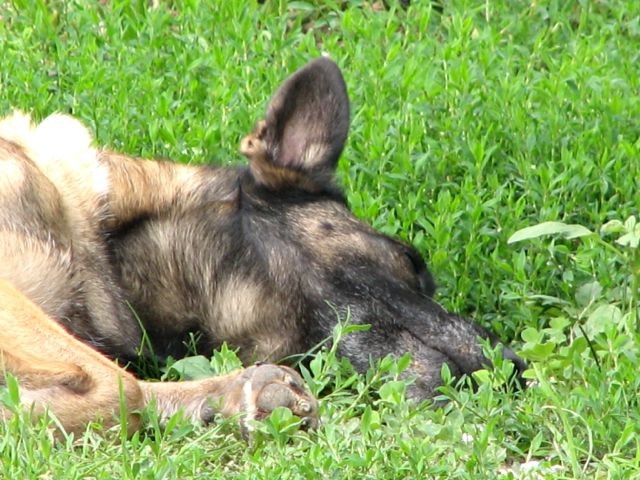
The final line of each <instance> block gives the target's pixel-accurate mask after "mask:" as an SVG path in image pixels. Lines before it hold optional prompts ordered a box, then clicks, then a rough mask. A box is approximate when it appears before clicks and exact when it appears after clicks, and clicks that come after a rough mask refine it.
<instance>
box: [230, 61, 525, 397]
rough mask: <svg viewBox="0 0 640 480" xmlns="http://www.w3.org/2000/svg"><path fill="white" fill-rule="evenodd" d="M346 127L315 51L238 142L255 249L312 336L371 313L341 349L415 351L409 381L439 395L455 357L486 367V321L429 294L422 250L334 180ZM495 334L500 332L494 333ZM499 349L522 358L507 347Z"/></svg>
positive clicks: (365, 355) (329, 72) (333, 70)
mask: <svg viewBox="0 0 640 480" xmlns="http://www.w3.org/2000/svg"><path fill="white" fill-rule="evenodd" d="M348 129H349V100H348V97H347V92H346V87H345V82H344V80H343V77H342V74H341V72H340V70H339V68H338V67H337V65H336V64H335V63H334V62H332V61H331V60H329V59H328V58H319V59H317V60H314V61H312V62H311V63H309V64H308V65H306V66H305V67H303V68H302V69H301V70H299V71H297V72H296V73H294V74H293V75H292V76H291V77H290V78H289V79H287V80H286V81H285V82H284V84H283V85H282V86H281V87H280V89H279V90H278V91H277V92H276V94H275V96H274V97H273V99H272V100H271V102H270V104H269V106H268V108H267V113H266V116H265V119H264V120H263V121H260V122H259V123H258V124H257V127H256V128H255V130H254V131H253V132H252V133H251V134H250V135H248V136H247V137H245V139H244V140H243V141H242V143H241V151H242V152H243V153H244V154H245V155H246V156H247V157H248V158H249V162H250V167H249V175H248V177H247V179H246V180H245V182H244V183H243V186H242V189H243V203H242V204H243V208H245V210H246V211H247V212H248V213H247V218H250V219H251V221H250V224H251V225H253V228H254V229H253V231H252V232H251V235H252V236H253V237H254V245H253V251H254V252H260V255H261V256H262V258H266V259H267V263H266V264H267V265H268V267H267V269H268V274H267V276H266V277H265V278H269V279H270V280H271V281H274V282H276V283H277V282H280V285H277V286H276V289H275V290H276V291H277V290H278V289H279V288H281V289H286V290H287V291H288V292H289V293H290V294H291V295H292V297H294V298H296V302H299V303H300V305H299V306H298V307H297V310H298V312H299V313H298V315H300V316H301V317H304V318H302V320H301V321H303V323H304V325H305V327H304V328H305V329H306V332H307V333H306V334H307V338H308V343H309V344H311V343H313V342H316V341H318V340H321V337H324V336H326V335H328V334H329V332H330V331H331V326H332V325H334V324H335V321H336V317H337V316H344V317H346V316H349V317H350V320H351V321H352V322H354V323H358V324H370V325H371V328H370V330H369V331H367V332H359V333H356V334H353V335H351V336H349V337H347V338H346V339H345V340H344V341H343V345H342V346H341V347H340V351H341V353H342V354H343V355H345V356H347V357H349V358H350V360H351V361H352V362H353V363H354V364H355V365H356V366H357V367H360V368H365V367H366V366H367V365H368V364H369V358H370V357H380V356H383V355H385V354H388V353H391V354H402V353H404V352H411V353H412V355H413V363H412V365H411V367H410V368H409V373H410V374H414V375H415V376H416V377H417V379H416V384H415V388H414V391H413V393H414V394H415V395H416V396H419V397H425V396H431V395H433V393H434V389H435V387H436V386H437V385H439V382H440V370H441V366H442V364H443V363H447V364H448V365H449V367H450V369H451V370H452V371H453V372H454V373H469V372H471V371H473V370H476V369H479V368H482V367H483V365H485V364H486V359H485V357H484V356H483V354H482V350H481V347H480V346H479V342H478V340H477V339H478V337H485V338H490V335H489V334H488V333H487V332H485V331H484V330H483V329H481V328H479V327H478V326H476V325H473V324H471V323H469V322H467V321H465V320H464V319H462V318H460V317H458V316H456V315H452V314H450V313H448V312H446V311H445V310H444V309H442V308H441V307H440V306H439V305H438V304H437V303H435V302H434V301H433V300H432V298H431V297H432V295H433V293H434V290H435V285H434V282H433V280H432V277H431V275H430V273H429V270H428V269H427V267H426V265H425V262H424V260H423V258H422V257H421V255H420V254H419V253H418V252H417V251H416V250H415V249H414V248H413V247H412V246H411V245H408V244H406V243H404V242H401V241H398V240H396V239H393V238H390V237H389V236H386V235H384V234H382V233H379V232H377V231H375V230H373V229H372V228H371V227H370V226H368V225H367V224H365V223H364V222H362V221H360V220H359V219H357V218H356V217H355V216H354V215H353V214H352V213H351V211H350V210H349V209H348V206H347V204H346V202H345V200H344V197H343V196H342V194H341V192H340V190H339V189H338V188H337V187H336V185H335V183H334V176H335V170H336V165H337V162H338V158H339V157H340V155H341V153H342V150H343V147H344V144H345V141H346V138H347V133H348ZM493 341H494V343H495V340H493ZM503 354H504V355H505V356H506V357H508V358H510V359H512V360H514V361H515V362H516V364H517V365H516V366H517V367H518V368H523V364H522V362H521V361H520V360H519V359H518V357H517V356H516V355H515V354H513V352H511V351H510V350H508V349H506V348H505V349H504V350H503Z"/></svg>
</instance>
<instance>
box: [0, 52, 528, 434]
mask: <svg viewBox="0 0 640 480" xmlns="http://www.w3.org/2000/svg"><path fill="white" fill-rule="evenodd" d="M348 123H349V108H348V99H347V94H346V89H345V86H344V81H343V80H342V76H341V74H340V71H339V70H338V68H337V67H336V66H335V64H333V63H332V62H331V61H329V60H327V59H318V60H316V61H314V62H312V63H310V64H309V65H308V66H307V67H305V68H304V69H302V70H300V71H299V72H297V73H296V74H295V75H293V76H292V77H291V78H290V79H289V80H287V82H286V83H285V84H284V85H283V86H282V87H281V89H280V90H279V91H278V92H277V94H276V96H275V97H274V99H273V100H272V102H271V104H270V106H269V109H268V111H267V115H266V119H265V121H264V122H262V123H260V124H259V125H258V127H257V128H256V130H255V131H254V132H253V133H252V134H251V135H249V136H248V137H246V138H245V140H244V141H243V143H242V151H243V153H244V154H245V155H246V156H247V157H248V158H249V159H250V166H249V167H248V168H235V169H229V168H214V167H203V166H201V167H195V166H186V165H179V164H174V163H169V162H155V161H149V160H141V159H132V158H129V157H125V156H122V155H118V154H115V153H112V152H109V151H99V150H96V149H94V148H93V147H92V145H91V137H90V135H89V134H88V132H87V130H86V129H85V128H84V127H83V126H82V125H81V124H80V123H79V122H77V121H76V120H74V119H71V118H70V117H66V116H61V115H54V116H52V117H49V118H48V119H46V120H45V121H44V122H43V123H41V124H40V125H38V126H37V127H35V126H33V125H32V124H31V122H30V121H29V119H28V118H27V117H25V116H23V115H19V114H16V115H13V116H11V117H9V118H7V119H5V120H4V121H2V122H1V123H0V297H1V298H2V301H0V351H1V352H2V359H3V364H4V368H5V369H6V370H8V371H9V372H11V373H13V374H14V375H16V376H17V377H18V379H19V380H20V381H21V383H22V386H23V401H25V402H26V403H28V404H31V403H35V405H36V407H37V408H44V407H45V406H48V407H50V408H51V409H52V410H53V412H54V413H55V414H56V415H57V416H58V417H59V418H60V419H61V421H62V423H63V425H65V426H66V427H67V428H72V429H73V428H81V427H82V425H84V424H86V422H88V421H90V419H92V418H95V417H96V416H98V417H103V418H105V419H107V417H109V416H110V415H111V414H112V412H114V411H115V410H116V409H117V406H118V382H121V383H123V385H124V391H125V393H126V395H127V398H128V404H129V407H130V409H131V408H133V409H135V408H138V407H140V406H143V405H144V404H145V403H146V402H147V401H148V400H149V399H151V398H155V400H156V402H157V404H158V405H160V406H161V407H162V406H163V405H169V406H167V408H165V409H164V410H163V411H164V413H166V414H169V413H171V412H172V411H175V410H176V409H177V408H185V409H186V410H187V411H189V412H191V410H197V412H196V413H195V414H193V415H192V416H194V417H196V418H203V417H206V415H207V414H206V412H208V410H207V408H205V407H203V405H204V404H205V403H207V400H211V399H217V398H218V397H220V396H223V397H224V402H225V403H224V405H223V408H222V411H223V413H229V414H232V413H237V412H241V411H253V412H255V411H256V410H261V411H262V413H266V412H265V410H269V408H271V407H273V406H277V405H285V406H290V407H292V409H293V410H294V411H295V412H296V413H298V414H301V415H303V416H309V417H313V415H315V403H314V401H313V399H311V398H310V397H309V396H308V395H307V394H305V393H304V391H303V390H302V389H301V380H300V379H299V377H298V376H297V375H296V374H295V373H293V372H291V371H290V370H289V369H287V368H286V367H274V366H270V365H266V366H259V367H252V368H251V369H247V370H245V371H244V372H238V373H237V374H232V375H231V376H228V377H222V378H218V379H210V380H206V381H203V382H204V383H178V384H174V383H169V384H162V385H160V384H157V383H156V384H153V383H145V382H139V381H137V380H136V379H134V378H133V377H132V376H131V375H130V374H128V373H126V372H125V371H123V370H122V369H120V368H119V367H116V365H115V364H114V363H112V362H109V361H108V360H107V359H105V358H104V357H103V356H102V355H100V354H99V353H98V352H101V353H103V354H104V355H107V356H109V357H111V358H116V359H121V360H129V359H132V358H135V357H136V353H137V352H138V351H139V348H140V346H141V343H142V329H141V328H140V326H139V325H138V322H137V319H136V318H135V317H134V314H133V313H132V311H131V308H130V305H131V306H132V307H133V311H135V312H136V314H137V315H139V316H140V319H141V321H142V323H143V326H144V329H145V331H146V332H147V334H148V335H149V338H150V341H151V346H152V349H153V351H154V353H155V354H159V355H160V356H166V355H169V354H171V355H173V356H179V355H182V354H184V353H185V342H186V341H187V340H188V339H189V336H190V335H191V334H194V333H195V334H196V337H197V338H199V340H200V341H199V344H198V346H199V348H200V349H202V350H203V351H205V352H210V351H211V348H212V347H215V346H218V345H220V344H221V343H222V342H224V341H226V342H228V343H229V344H231V345H232V346H234V347H238V348H239V349H240V350H239V351H240V355H241V358H242V359H243V360H244V361H245V362H250V361H255V360H261V361H264V360H266V361H274V360H279V359H281V358H284V357H286V356H288V355H292V354H299V353H303V352H305V351H307V350H308V349H309V348H311V347H312V346H314V345H316V344H317V343H318V342H320V341H322V340H323V339H325V338H326V337H327V336H329V335H330V334H331V330H332V328H333V326H334V325H335V323H336V322H337V321H338V319H339V317H340V316H343V318H344V317H345V316H346V315H347V312H349V315H350V318H351V321H353V322H355V323H363V324H364V323H367V324H371V325H372V327H371V329H370V330H369V331H366V332H359V333H358V334H354V335H352V336H349V337H347V338H346V339H345V341H344V343H343V345H342V346H341V347H340V348H341V353H342V354H344V355H346V356H348V357H349V358H350V359H351V360H352V362H353V363H354V364H355V365H356V366H357V367H359V368H365V367H366V366H367V365H368V362H369V358H370V356H374V357H380V356H381V355H384V354H388V353H391V354H402V353H404V352H406V351H410V352H411V353H412V354H413V359H414V361H413V364H412V366H411V367H410V369H409V374H413V375H416V376H417V380H416V385H415V391H414V393H415V394H416V396H419V397H427V396H430V395H432V394H433V393H434V389H435V388H436V386H437V385H438V383H439V380H440V369H441V366H442V364H443V363H448V364H449V366H450V368H451V369H452V370H453V372H454V373H468V372H471V371H473V370H475V369H477V368H481V367H482V366H483V364H484V363H485V359H484V357H483V355H482V351H481V348H480V346H479V345H478V342H477V337H478V336H481V337H488V334H487V333H486V332H484V331H483V330H481V329H480V328H478V327H476V326H474V325H472V324H471V323H468V322H466V321H464V320H463V319H461V318H459V317H456V316H454V315H451V314H449V313H447V312H445V311H444V310H442V308H440V307H439V306H438V305H437V304H435V303H434V302H433V301H432V300H431V298H430V297H431V295H432V294H433V290H434V285H433V281H432V280H431V277H430V275H429V272H428V270H427V269H426V266H425V265H424V262H423V261H422V259H421V258H420V256H419V254H418V253H417V252H416V251H414V250H413V249H412V248H411V247H410V246H408V245H405V244H403V243H400V242H397V241H395V240H392V239H390V238H388V237H386V236H384V235H382V234H379V233H377V232H375V231H374V230H372V229H371V228H370V227H368V226H367V225H365V224H363V223H362V222H360V221H358V220H357V219H356V218H355V217H354V216H353V215H352V214H351V213H350V212H349V210H348V208H347V206H346V204H345V202H344V199H343V197H342V195H341V194H340V192H339V190H338V189H337V188H336V187H335V185H334V183H333V174H334V169H335V165H336V163H337V160H338V157H339V155H340V153H341V151H342V148H343V145H344V142H345V139H346V136H347V130H348ZM54 321H55V322H54ZM56 323H58V324H60V325H62V327H64V328H60V326H59V325H57V324H56ZM67 332H70V333H71V334H72V335H73V336H72V335H69V333H67ZM77 339H79V340H81V341H82V342H80V341H79V340H77ZM86 345H89V346H91V347H92V348H88V347H87V346H86ZM505 351H506V352H507V356H508V357H510V358H513V359H515V360H516V361H517V358H516V357H515V356H514V355H513V354H511V353H510V352H509V351H508V350H506V349H505ZM283 382H284V383H283ZM247 385H249V387H247ZM265 385H266V386H265ZM274 385H275V387H274ZM263 386H265V388H264V392H267V393H264V398H261V397H260V395H259V393H255V392H258V390H257V389H258V387H259V388H260V389H262V387H263ZM260 391H261V390H260ZM247 392H249V393H250V392H254V394H253V397H252V398H253V400H251V401H248V400H247V399H248V398H249V397H250V396H251V395H250V394H249V393H247ZM269 392H270V393H269ZM274 392H275V393H274ZM283 392H284V393H283ZM273 399H275V400H273ZM260 404H262V405H263V406H264V405H267V406H268V407H269V408H267V407H265V408H262V409H261V407H259V405H260ZM79 411H82V412H85V413H84V414H83V415H78V412H79ZM203 412H205V413H203ZM132 421H133V423H134V426H135V419H133V420H132Z"/></svg>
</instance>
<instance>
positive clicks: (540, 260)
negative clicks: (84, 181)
mask: <svg viewBox="0 0 640 480" xmlns="http://www.w3.org/2000/svg"><path fill="white" fill-rule="evenodd" d="M386 3H388V4H390V6H389V7H388V8H385V6H384V3H383V2H371V1H358V0H344V1H341V0H334V1H326V2H319V1H315V2H287V1H286V0H280V1H270V0H266V1H265V3H264V4H259V3H257V2H256V1H254V0H249V1H241V0H227V1H220V2H205V1H199V0H190V1H184V2H179V1H176V2H164V1H159V2H147V1H123V0H116V1H104V2H88V1H86V2H85V1H83V0H75V1H42V0H39V1H36V2H29V1H25V0H19V1H18V0H15V1H13V2H3V3H0V114H5V113H7V112H9V111H10V110H11V109H12V108H19V109H22V110H25V111H29V112H32V113H33V116H34V117H35V118H37V119H41V118H44V117H45V116H46V115H48V114H50V113H52V112H54V111H62V112H69V113H72V114H74V115H76V116H78V117H79V118H81V119H83V121H84V122H86V124H87V125H89V126H90V128H91V129H92V130H93V131H95V133H96V137H97V142H98V143H99V144H100V145H108V146H110V147H112V148H115V149H118V150H120V151H123V152H126V153H129V154H132V155H141V156H148V157H163V158H172V159H175V160H177V161H181V162H192V163H215V164H225V165H226V164H234V163H241V162H243V158H242V157H241V156H240V155H239V153H238V145H239V141H240V139H241V138H242V136H243V135H244V134H245V133H247V132H248V131H249V130H250V129H251V127H252V126H253V124H254V122H255V121H256V120H257V119H258V118H260V117H261V115H262V113H263V112H264V108H265V105H266V102H267V101H268V99H269V97H270V95H271V93H272V92H273V91H274V90H275V88H277V86H278V85H279V82H280V81H282V80H283V79H284V77H285V76H286V75H288V74H289V73H290V72H292V71H293V70H295V69H296V68H298V67H300V66H302V65H303V64H304V63H306V62H307V61H308V60H309V59H311V58H313V57H316V56H318V55H320V54H321V53H322V52H327V53H328V54H330V55H331V57H332V58H334V59H335V60H336V61H337V63H338V64H339V65H340V66H341V68H342V69H343V72H344V75H345V79H346V82H347V85H348V88H349V92H350V97H351V105H352V129H351V133H350V137H349V140H348V145H347V148H346V151H345V153H344V154H343V156H342V159H341V163H340V168H339V174H340V181H341V183H342V185H343V186H344V189H345V191H346V194H347V198H348V201H349V203H350V205H351V207H352V209H353V210H354V212H355V213H356V215H358V216H359V217H361V218H363V219H365V220H366V221H368V222H370V223H371V224H372V225H374V226H375V227H376V228H377V229H379V230H381V231H383V232H385V233H387V234H391V235H394V236H398V237H401V238H403V239H405V240H408V241H410V242H411V243H413V244H414V245H415V246H416V247H417V248H418V249H419V250H420V251H421V252H422V253H423V255H424V256H425V257H426V258H427V260H428V262H429V265H430V268H431V271H432V272H433V274H434V276H435V278H436V279H437V283H438V285H439V290H438V296H437V299H438V301H439V302H441V303H442V304H443V305H444V306H446V307H447V308H448V309H450V310H452V311H456V312H459V313H461V314H463V315H465V316H468V317H470V318H473V319H474V320H475V321H477V322H479V323H481V324H483V325H485V326H486V327H488V328H490V329H492V330H493V331H495V332H497V333H498V335H499V336H500V337H501V338H502V339H503V340H505V341H508V342H511V343H512V344H513V345H514V347H515V349H516V350H517V351H519V352H520V353H521V355H522V356H523V357H525V358H527V359H528V360H529V365H530V369H529V371H528V372H527V376H528V378H529V379H530V380H529V382H530V386H529V388H528V389H527V390H526V391H524V392H513V391H510V390H509V389H508V388H507V389H505V388H503V387H504V378H505V372H507V371H508V369H509V365H503V366H499V368H497V369H496V370H494V371H482V372H479V373H478V374H477V375H476V381H477V383H478V384H479V386H478V388H477V389H476V390H474V389H472V388H470V386H469V382H468V381H465V380H463V381H462V382H461V384H458V382H457V381H456V380H454V379H451V378H449V376H448V374H447V372H446V371H444V372H443V381H444V383H445V386H444V387H443V388H442V399H441V400H443V401H439V402H437V403H436V404H433V403H430V402H427V403H423V404H420V405H416V404H413V403H410V402H408V401H406V400H405V399H404V388H405V383H404V381H402V380H398V377H397V374H398V371H399V370H400V369H401V368H402V364H403V363H406V362H405V361H406V359H404V360H401V361H399V362H393V361H391V360H390V359H388V360H385V361H383V362H381V363H379V364H377V365H374V366H372V369H371V370H370V371H369V372H368V373H367V375H355V374H354V373H353V371H352V370H351V368H350V366H349V365H348V364H346V363H345V362H342V361H341V360H340V359H338V358H336V357H335V354H334V352H333V351H323V352H321V353H320V354H318V357H317V359H316V360H315V361H314V362H313V363H312V364H311V366H310V369H309V370H308V371H306V372H305V374H306V376H307V378H308V379H309V382H310V384H311V386H312V388H313V389H314V391H316V392H320V391H322V392H323V395H322V399H321V415H322V422H323V423H322V425H321V427H320V428H319V429H318V431H316V432H313V433H311V434H307V433H303V432H298V431H297V430H296V428H295V421H294V419H291V418H290V417H289V416H288V415H287V412H281V411H280V412H277V414H276V415H274V416H273V417H272V418H271V419H270V420H269V421H267V422H265V423H264V424H262V425H261V426H260V427H259V432H258V434H257V435H256V437H255V438H254V440H253V442H252V443H251V444H247V443H246V442H244V440H242V438H241V437H240V435H239V434H238V428H237V425H236V423H235V421H233V420H230V421H223V422H220V423H218V424H217V425H215V426H213V427H209V428H203V427H199V426H194V425H190V424H188V423H185V422H182V421H180V419H178V418H175V419H174V421H172V422H171V423H170V425H168V426H167V428H166V429H164V430H160V429H159V428H158V427H157V421H156V419H154V417H153V412H148V416H149V425H150V426H149V428H148V429H147V430H145V431H143V432H141V433H140V434H137V435H135V436H134V437H133V438H131V439H126V438H123V437H122V435H121V433H120V432H119V431H117V430H114V431H110V432H100V427H99V426H95V427H94V428H93V429H92V430H90V431H87V432H86V434H85V435H84V436H82V437H80V438H77V437H76V438H68V439H66V440H63V441H61V442H54V441H53V439H52V435H51V429H50V428H48V427H47V425H46V424H43V423H42V422H41V423H40V424H37V425H35V426H32V425H31V424H29V423H27V422H24V421H21V419H14V420H11V421H9V422H7V423H4V424H0V472H1V474H0V475H1V476H2V478H7V479H23V478H25V479H26V478H34V479H35V478H38V479H56V480H58V479H71V478H78V479H80V478H82V479H84V478H96V479H113V478H118V479H121V478H122V479H128V478H136V479H138V478H141V479H147V478H148V479H160V478H171V479H173V478H176V479H191V478H219V477H224V478H252V479H253V478H265V479H274V478H283V479H288V478H292V479H293V478H372V479H374V478H375V479H380V478H443V479H445V478H446V479H449V478H469V479H478V478H554V479H555V478H589V479H593V478H620V479H628V478H640V443H639V442H640V440H639V439H640V436H639V435H638V434H639V433H640V407H639V405H638V403H639V402H638V391H639V390H640V376H639V375H638V374H637V370H638V367H637V365H638V361H639V356H640V336H639V335H638V329H637V324H638V300H639V293H638V281H640V250H639V249H638V241H639V240H640V218H639V214H640V211H639V206H640V194H639V190H640V2H637V1H635V0H626V1H624V0H599V1H589V0H586V1H580V2H577V1H576V2H562V1H555V0H547V1H511V0H492V1H480V0H466V1H465V0H451V1H447V0H445V1H444V2H442V3H443V4H444V7H443V8H442V11H440V10H438V9H432V8H431V6H430V3H429V2H428V1H427V0H422V1H414V2H411V3H413V4H414V5H412V6H409V7H408V8H407V9H402V8H396V7H394V6H393V5H394V4H395V3H396V2H394V1H392V0H389V1H388V2H386ZM152 4H153V5H152ZM155 4H158V5H155ZM636 219H638V221H639V225H636V224H635V221H636ZM542 222H562V223H561V224H559V223H555V224H549V223H545V224H542V225H541V226H540V224H541V223H542ZM536 225H539V226H538V228H537V229H536V230H524V231H521V232H520V236H521V237H523V239H522V240H520V241H511V242H509V239H510V238H511V237H512V235H513V234H514V233H516V232H518V231H520V230H522V229H523V228H526V227H532V226H536ZM567 225H573V226H572V227H567ZM577 226H582V227H584V228H583V229H580V228H579V227H577ZM585 229H588V231H585ZM511 240H514V239H513V238H511ZM515 240H518V239H517V237H516V238H515ZM341 334H348V328H347V329H346V330H343V331H339V332H336V336H339V335H341ZM232 357H233V355H232V354H231V353H229V352H223V353H222V354H218V356H217V357H216V358H214V362H213V363H214V364H215V365H220V364H223V363H225V362H226V363H229V362H231V361H232V360H233V359H232ZM326 385H329V386H331V387H332V388H331V389H329V390H328V389H326V388H324V387H325V386H326ZM13 393H15V392H13V391H12V390H11V389H9V390H8V391H5V401H9V402H10V401H11V399H10V398H9V397H10V396H11V395H12V394H13ZM445 399H447V401H444V400H445Z"/></svg>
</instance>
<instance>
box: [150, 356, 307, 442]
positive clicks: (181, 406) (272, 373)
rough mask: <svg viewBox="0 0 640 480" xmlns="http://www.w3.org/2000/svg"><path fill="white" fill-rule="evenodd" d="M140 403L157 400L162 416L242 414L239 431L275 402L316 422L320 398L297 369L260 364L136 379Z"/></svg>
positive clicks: (207, 419) (196, 417)
mask: <svg viewBox="0 0 640 480" xmlns="http://www.w3.org/2000/svg"><path fill="white" fill-rule="evenodd" d="M140 388H141V389H142V393H143V398H144V403H145V404H149V403H150V402H153V403H155V406H156V408H157V409H158V412H159V414H160V418H161V419H162V420H167V419H168V418H169V417H170V416H171V415H173V414H174V413H176V412H178V411H181V412H183V414H184V415H185V416H187V417H188V418H191V419H193V420H196V421H201V422H204V423H208V422H210V421H212V420H213V418H214V416H215V415H216V414H220V415H222V416H225V417H230V416H234V415H240V418H241V420H240V421H241V427H242V430H243V434H245V435H246V434H248V433H249V432H250V431H251V428H252V426H251V421H252V420H261V419H264V418H265V417H267V416H268V415H269V414H270V413H271V412H272V411H273V410H274V409H275V408H277V407H287V408H289V409H290V410H291V411H292V413H293V414H294V415H297V416H299V417H300V418H302V419H303V425H304V426H305V427H308V428H313V427H315V426H316V425H317V423H318V403H317V401H316V399H315V398H314V397H313V396H312V395H311V394H310V393H309V392H308V391H307V390H306V388H305V386H304V382H303V380H302V378H301V377H300V375H298V373H297V372H295V371H294V370H292V369H291V368H289V367H285V366H278V365H273V364H259V365H254V366H252V367H249V368H246V369H244V370H237V371H235V372H232V373H230V374H227V375H224V376H220V377H212V378H207V379H203V380H195V381H186V382H140Z"/></svg>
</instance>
